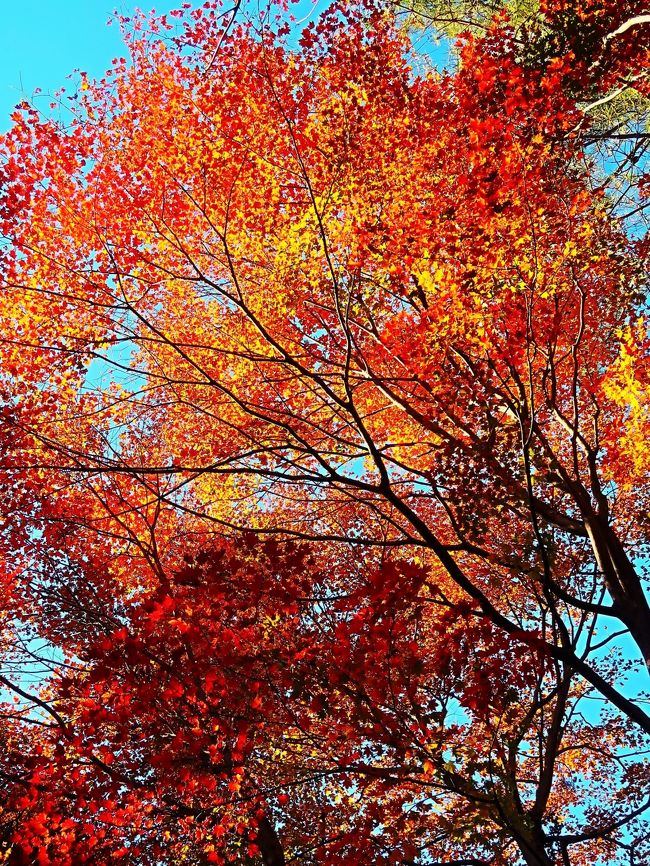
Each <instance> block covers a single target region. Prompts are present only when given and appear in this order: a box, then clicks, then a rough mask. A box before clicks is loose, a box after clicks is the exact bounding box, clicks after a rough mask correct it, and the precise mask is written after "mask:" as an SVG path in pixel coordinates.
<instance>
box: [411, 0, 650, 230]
mask: <svg viewBox="0 0 650 866" xmlns="http://www.w3.org/2000/svg"><path fill="white" fill-rule="evenodd" d="M395 6H396V9H397V10H398V14H400V15H402V16H404V15H405V16H406V21H407V23H408V26H410V27H414V28H415V29H416V30H417V29H420V28H422V27H423V26H424V28H425V29H426V30H428V31H429V32H432V33H433V34H434V36H435V37H436V38H438V39H439V38H443V39H447V40H449V39H453V38H455V37H457V36H458V35H459V34H461V35H462V34H467V33H474V34H478V35H479V36H483V35H484V34H485V33H487V32H489V30H490V28H491V27H497V28H501V29H503V27H504V25H505V26H508V27H510V28H511V29H512V35H513V38H514V41H515V44H516V50H517V54H518V58H519V60H520V62H521V63H522V64H523V65H525V66H534V67H537V68H542V69H543V68H545V67H547V66H548V64H549V62H550V61H552V60H555V61H561V60H562V59H565V60H566V59H569V61H570V63H571V72H570V74H569V75H566V76H565V79H564V80H565V86H566V87H567V88H568V89H569V90H570V92H571V93H572V95H573V96H574V97H575V98H576V99H577V101H578V103H579V105H580V106H581V109H582V111H583V112H584V118H583V121H582V123H581V127H580V128H579V129H578V130H572V131H571V134H576V133H579V134H580V137H581V139H582V142H583V146H584V148H585V151H586V157H587V160H588V162H589V163H590V171H591V173H592V175H593V183H594V185H595V186H601V185H603V186H605V187H606V189H607V191H608V198H609V206H610V207H611V208H612V210H613V211H614V212H615V213H616V215H617V217H618V218H619V219H620V220H622V221H626V223H627V231H628V232H629V233H630V234H633V233H635V232H640V233H641V234H643V233H644V232H646V231H647V227H648V226H647V212H646V209H647V201H645V195H643V194H642V195H639V193H640V191H641V190H640V187H643V186H644V185H646V184H647V176H648V157H647V154H648V146H649V142H650V132H649V129H648V78H647V66H648V39H649V38H650V37H649V35H648V33H649V31H650V18H649V16H648V15H647V10H646V9H645V7H644V5H643V3H637V2H626V3H618V4H615V3H608V2H604V0H593V2H588V3H580V4H576V3H566V2H542V3H540V2H537V0H513V2H510V0H504V2H497V0H422V2H415V3H408V2H407V3H404V4H401V3H397V4H395ZM577 150H579V148H577ZM581 158H584V156H582V157H581Z"/></svg>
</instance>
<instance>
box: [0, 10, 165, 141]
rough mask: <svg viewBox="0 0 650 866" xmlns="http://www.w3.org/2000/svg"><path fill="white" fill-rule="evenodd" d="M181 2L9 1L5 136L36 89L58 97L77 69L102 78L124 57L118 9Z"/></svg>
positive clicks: (0, 59) (2, 27)
mask: <svg viewBox="0 0 650 866" xmlns="http://www.w3.org/2000/svg"><path fill="white" fill-rule="evenodd" d="M181 3H182V0H141V2H140V3H137V2H130V0H4V2H2V12H1V14H0V131H4V130H6V129H7V128H8V126H9V124H10V120H9V115H10V114H11V112H12V111H13V108H14V106H15V105H16V103H18V102H20V101H21V100H22V99H28V100H31V98H32V96H33V93H34V90H35V89H36V88H38V87H40V88H41V89H42V90H43V92H45V93H47V92H50V93H51V92H53V91H55V90H57V89H59V88H60V87H62V86H64V85H65V84H66V77H67V76H68V75H69V74H70V73H71V72H72V71H73V70H75V69H81V70H83V71H84V72H88V73H89V75H90V76H91V77H94V76H98V75H101V74H102V73H103V72H104V71H105V70H106V69H107V68H108V66H109V65H110V62H111V60H112V58H113V57H117V56H119V55H121V54H124V51H123V48H122V40H121V37H120V31H119V27H117V26H116V25H112V26H111V27H109V26H107V23H106V22H107V20H108V18H109V17H110V15H111V13H112V12H113V10H115V9H117V11H118V12H120V13H124V14H127V15H128V14H129V13H131V12H133V11H134V10H135V8H136V7H138V6H140V8H143V9H146V10H149V9H150V8H152V7H153V8H155V9H156V11H157V12H161V13H162V12H168V11H169V10H170V9H174V8H176V7H178V6H180V5H181Z"/></svg>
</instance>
